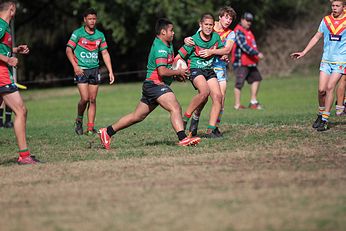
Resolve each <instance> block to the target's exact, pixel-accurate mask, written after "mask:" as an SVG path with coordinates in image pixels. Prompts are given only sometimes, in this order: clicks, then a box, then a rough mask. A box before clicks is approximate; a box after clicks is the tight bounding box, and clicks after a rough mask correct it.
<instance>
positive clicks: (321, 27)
mask: <svg viewBox="0 0 346 231" xmlns="http://www.w3.org/2000/svg"><path fill="white" fill-rule="evenodd" d="M323 24H324V21H323V19H322V21H321V23H320V26H319V27H318V32H321V33H323Z"/></svg>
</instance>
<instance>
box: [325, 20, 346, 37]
mask: <svg viewBox="0 0 346 231" xmlns="http://www.w3.org/2000/svg"><path fill="white" fill-rule="evenodd" d="M330 17H332V16H327V17H325V19H326V21H327V23H328V25H329V26H330V29H331V30H332V31H331V32H332V33H333V34H338V33H339V31H340V30H341V29H344V27H346V22H345V21H343V22H342V23H340V24H339V26H338V27H336V28H335V26H334V24H333V23H332V21H331V19H330ZM344 18H345V17H342V19H344ZM342 19H340V20H342Z"/></svg>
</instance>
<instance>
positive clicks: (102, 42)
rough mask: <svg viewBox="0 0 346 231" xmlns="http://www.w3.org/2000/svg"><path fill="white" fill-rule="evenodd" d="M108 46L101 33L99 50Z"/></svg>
mask: <svg viewBox="0 0 346 231" xmlns="http://www.w3.org/2000/svg"><path fill="white" fill-rule="evenodd" d="M107 48H108V45H107V42H106V38H105V35H104V34H103V33H101V44H100V51H103V50H106V49H107Z"/></svg>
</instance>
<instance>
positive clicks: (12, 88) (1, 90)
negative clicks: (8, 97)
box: [0, 83, 18, 95]
mask: <svg viewBox="0 0 346 231" xmlns="http://www.w3.org/2000/svg"><path fill="white" fill-rule="evenodd" d="M16 91H18V87H17V86H16V84H14V83H12V84H8V85H5V86H2V87H0V95H2V94H8V93H13V92H16Z"/></svg>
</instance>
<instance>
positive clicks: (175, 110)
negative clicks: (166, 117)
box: [171, 105, 182, 115]
mask: <svg viewBox="0 0 346 231" xmlns="http://www.w3.org/2000/svg"><path fill="white" fill-rule="evenodd" d="M171 112H172V113H173V114H180V115H181V113H182V109H181V106H180V105H177V106H175V107H173V108H172V109H171Z"/></svg>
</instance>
